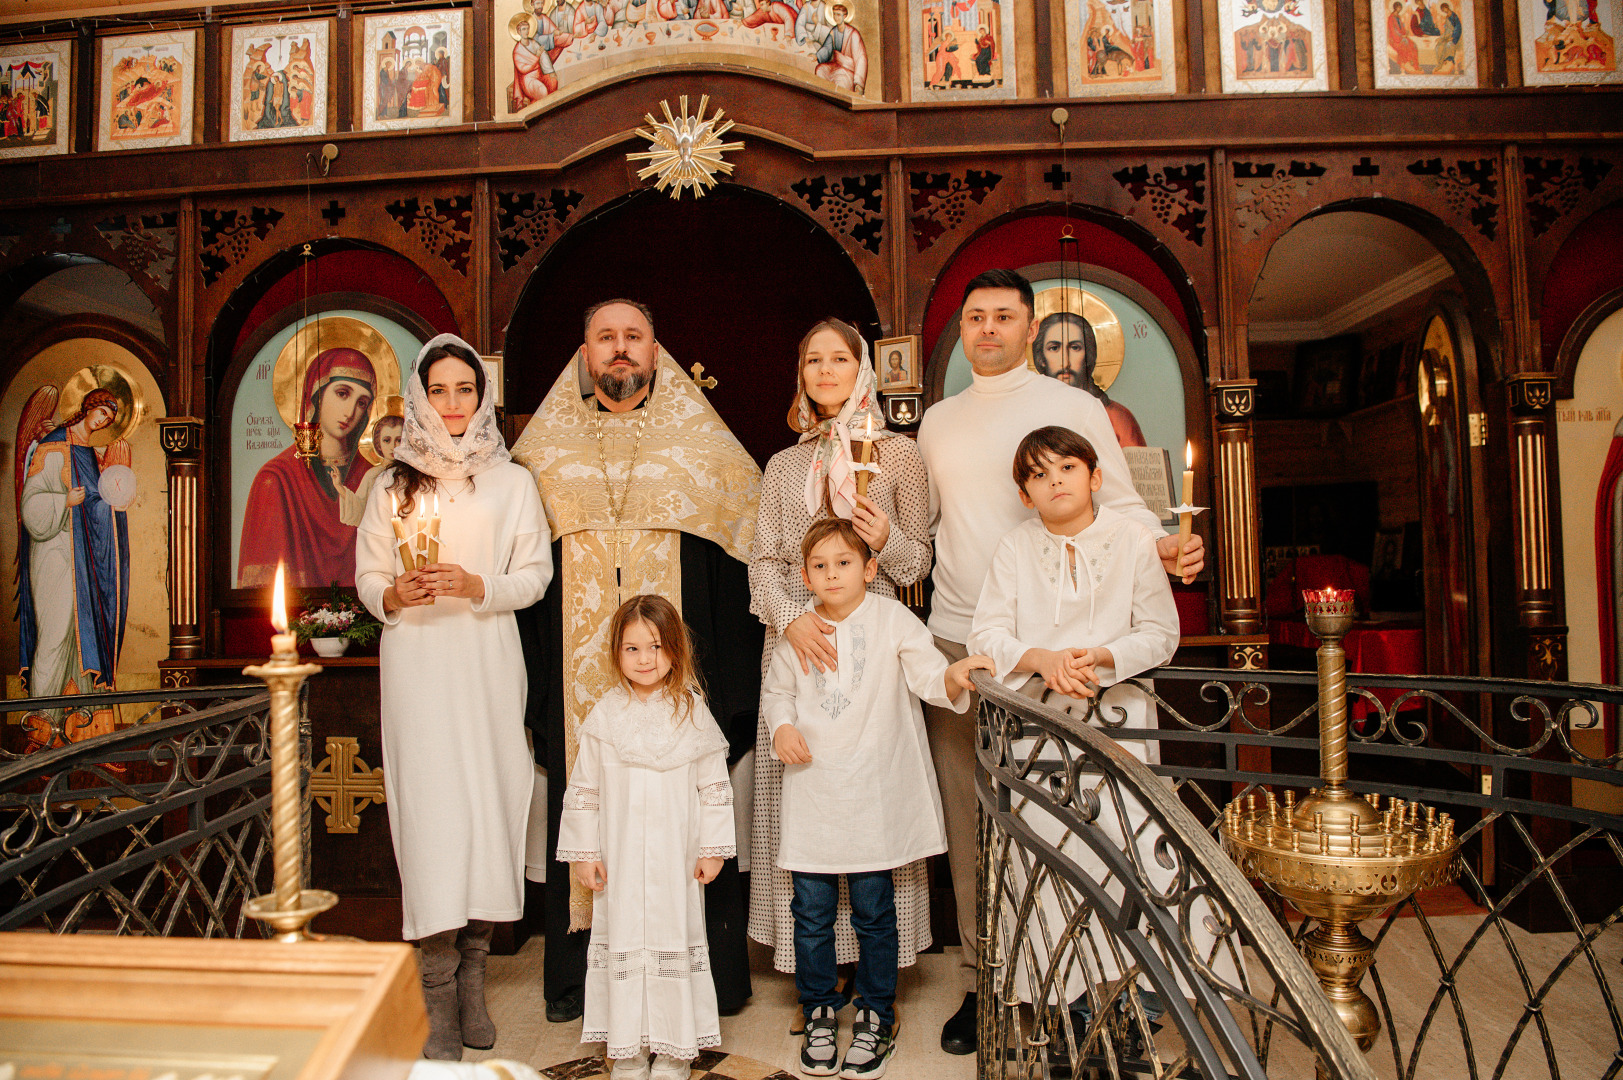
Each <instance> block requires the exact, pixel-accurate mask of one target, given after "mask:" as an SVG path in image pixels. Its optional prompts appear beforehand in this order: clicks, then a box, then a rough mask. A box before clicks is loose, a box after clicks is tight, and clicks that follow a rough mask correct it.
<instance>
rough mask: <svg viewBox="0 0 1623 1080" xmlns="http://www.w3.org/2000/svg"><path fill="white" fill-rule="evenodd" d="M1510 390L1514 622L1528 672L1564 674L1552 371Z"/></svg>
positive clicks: (1529, 376)
mask: <svg viewBox="0 0 1623 1080" xmlns="http://www.w3.org/2000/svg"><path fill="white" fill-rule="evenodd" d="M1506 384H1507V389H1508V390H1509V395H1510V401H1509V406H1510V440H1511V455H1512V457H1511V460H1512V462H1513V469H1512V475H1511V521H1512V535H1513V542H1514V544H1515V560H1516V623H1517V625H1518V626H1519V627H1521V629H1522V631H1523V633H1524V635H1525V637H1526V644H1527V650H1526V660H1527V674H1528V676H1529V677H1531V678H1535V679H1564V678H1566V674H1565V672H1566V666H1567V665H1566V653H1567V643H1566V639H1567V628H1566V627H1565V626H1562V625H1560V622H1559V620H1560V611H1559V605H1558V604H1557V594H1556V588H1555V574H1554V565H1553V564H1554V560H1553V559H1552V557H1551V538H1550V460H1549V453H1548V442H1549V432H1550V410H1551V407H1552V406H1553V404H1554V398H1555V377H1554V376H1552V375H1550V374H1548V373H1545V372H1524V373H1521V374H1516V375H1512V376H1510V377H1509V378H1508V379H1507V380H1506Z"/></svg>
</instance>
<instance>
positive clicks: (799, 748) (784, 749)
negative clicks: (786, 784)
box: [772, 724, 812, 765]
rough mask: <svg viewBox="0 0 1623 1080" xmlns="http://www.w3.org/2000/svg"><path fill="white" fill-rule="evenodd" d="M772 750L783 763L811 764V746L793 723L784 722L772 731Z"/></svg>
mask: <svg viewBox="0 0 1623 1080" xmlns="http://www.w3.org/2000/svg"><path fill="white" fill-rule="evenodd" d="M772 752H773V753H774V754H776V755H777V757H778V760H779V761H781V762H783V763H784V764H785V765H810V764H811V759H812V756H811V747H809V746H807V745H806V736H804V735H802V734H801V733H800V730H799V729H798V728H796V727H795V726H794V725H793V724H784V725H783V726H782V727H780V728H778V730H776V731H774V732H773V733H772Z"/></svg>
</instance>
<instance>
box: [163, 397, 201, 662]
mask: <svg viewBox="0 0 1623 1080" xmlns="http://www.w3.org/2000/svg"><path fill="white" fill-rule="evenodd" d="M158 437H159V441H160V442H161V443H162V445H163V452H164V456H165V457H167V458H168V459H169V659H171V660H191V659H195V658H197V657H200V656H202V655H203V560H202V540H203V524H204V523H203V421H201V420H199V419H197V418H196V417H195V416H168V417H164V418H162V419H160V420H159V421H158Z"/></svg>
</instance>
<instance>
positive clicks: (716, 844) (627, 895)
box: [557, 596, 737, 1080]
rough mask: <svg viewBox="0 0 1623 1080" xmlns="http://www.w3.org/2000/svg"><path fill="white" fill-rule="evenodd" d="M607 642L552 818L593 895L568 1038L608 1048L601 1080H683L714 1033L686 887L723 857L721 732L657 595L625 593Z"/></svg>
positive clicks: (728, 811)
mask: <svg viewBox="0 0 1623 1080" xmlns="http://www.w3.org/2000/svg"><path fill="white" fill-rule="evenodd" d="M609 641H610V642H612V643H613V644H612V646H611V647H612V648H613V650H614V660H615V665H614V667H615V669H616V670H618V671H619V673H620V684H619V685H618V686H616V687H615V688H614V689H612V690H610V691H609V692H608V693H607V694H605V695H604V696H603V698H602V700H600V701H599V702H598V703H597V704H596V705H595V706H594V707H593V708H592V711H591V712H590V713H589V714H587V717H586V720H585V721H584V722H583V723H582V724H581V726H580V732H579V739H580V751H579V754H578V755H577V756H576V758H575V768H574V771H573V772H572V773H571V774H570V777H569V788H568V790H567V791H566V792H565V793H564V812H563V820H562V822H561V823H560V825H559V828H558V856H557V857H558V860H559V861H560V862H567V863H569V864H570V866H569V870H570V873H571V874H573V875H574V876H575V879H576V880H577V881H579V882H580V883H581V884H582V885H584V886H585V887H586V888H588V889H591V890H592V891H593V892H594V893H595V894H596V896H594V897H593V900H592V936H591V942H590V945H589V947H588V950H587V960H586V1012H585V1016H584V1017H583V1021H582V1030H581V1037H580V1038H581V1042H604V1043H607V1044H608V1055H609V1057H610V1058H611V1059H613V1060H614V1069H613V1073H612V1075H613V1077H614V1078H615V1080H642V1078H650V1077H657V1078H659V1080H685V1078H686V1077H687V1076H688V1074H689V1064H688V1063H689V1062H690V1061H692V1060H693V1058H695V1057H697V1056H698V1053H699V1051H700V1050H701V1049H704V1048H706V1047H713V1046H718V1045H720V1043H721V1025H720V1021H719V1019H718V1018H717V1015H716V989H715V984H714V983H713V982H712V981H711V978H710V950H709V946H708V945H707V944H706V938H705V926H704V894H703V890H702V889H701V888H700V886H701V885H705V884H708V883H709V882H710V881H711V880H713V879H714V878H715V876H716V874H717V873H718V872H719V871H720V870H721V864H722V861H723V860H724V859H727V858H730V857H732V856H734V855H736V854H737V846H736V840H735V839H734V833H733V809H732V806H733V792H732V786H731V784H729V783H728V780H727V740H726V739H725V738H724V737H723V736H722V734H721V729H720V728H719V727H717V726H716V721H715V718H714V717H712V716H711V715H710V710H709V708H707V707H706V706H705V703H704V697H703V696H702V695H701V693H700V692H699V687H698V680H697V676H696V675H695V668H694V664H693V651H692V648H691V646H690V644H689V641H688V636H687V628H686V627H685V626H684V625H683V624H682V617H681V616H680V615H678V614H677V612H676V609H675V607H673V606H672V605H671V603H670V601H668V600H666V599H665V598H663V597H660V596H634V597H632V598H631V599H630V600H627V601H626V602H625V603H624V604H622V605H620V609H619V610H618V611H616V612H615V613H614V619H613V621H612V622H611V623H610V625H609ZM649 1051H652V1052H653V1053H654V1054H655V1055H657V1058H656V1060H655V1061H654V1062H653V1065H652V1069H651V1070H650V1064H649V1061H648V1058H647V1056H646V1054H647V1053H648V1052H649Z"/></svg>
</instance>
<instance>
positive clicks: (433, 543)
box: [428, 491, 440, 566]
mask: <svg viewBox="0 0 1623 1080" xmlns="http://www.w3.org/2000/svg"><path fill="white" fill-rule="evenodd" d="M439 561H440V493H439V492H437V491H436V492H434V516H433V517H431V518H429V519H428V564H429V565H430V566H432V565H434V564H435V563H437V562H439Z"/></svg>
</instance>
